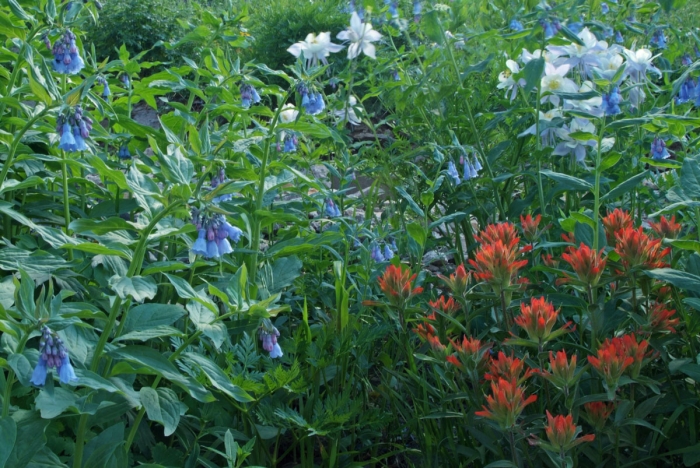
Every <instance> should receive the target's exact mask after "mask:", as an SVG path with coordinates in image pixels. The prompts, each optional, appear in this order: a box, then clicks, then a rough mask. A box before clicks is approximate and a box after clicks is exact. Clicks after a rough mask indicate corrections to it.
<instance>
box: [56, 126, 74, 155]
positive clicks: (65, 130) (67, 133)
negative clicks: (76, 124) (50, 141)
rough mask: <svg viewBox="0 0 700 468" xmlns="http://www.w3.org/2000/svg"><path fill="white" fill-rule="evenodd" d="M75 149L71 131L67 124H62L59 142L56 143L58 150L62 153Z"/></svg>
mask: <svg viewBox="0 0 700 468" xmlns="http://www.w3.org/2000/svg"><path fill="white" fill-rule="evenodd" d="M74 147H75V138H74V137H73V129H72V128H71V126H70V124H69V123H68V122H66V123H64V124H63V127H62V129H61V141H59V143H58V149H62V150H64V151H73V148H74Z"/></svg>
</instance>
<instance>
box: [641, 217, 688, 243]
mask: <svg viewBox="0 0 700 468" xmlns="http://www.w3.org/2000/svg"><path fill="white" fill-rule="evenodd" d="M649 225H650V226H651V228H652V229H653V230H654V232H655V233H656V234H658V235H659V236H660V237H665V238H667V239H675V238H676V237H678V234H680V233H681V228H682V227H683V226H681V225H680V224H678V223H677V222H676V215H673V216H671V220H670V221H669V220H668V219H666V217H665V216H661V219H659V222H658V223H649Z"/></svg>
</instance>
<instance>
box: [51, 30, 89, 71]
mask: <svg viewBox="0 0 700 468" xmlns="http://www.w3.org/2000/svg"><path fill="white" fill-rule="evenodd" d="M75 39H76V37H75V34H73V33H72V32H71V31H70V30H69V29H67V30H66V32H65V33H64V34H63V37H61V38H60V39H58V40H57V41H56V42H55V43H54V45H53V48H52V50H51V52H52V53H53V57H54V60H53V62H52V63H53V69H54V70H55V71H57V72H58V73H63V74H69V75H73V74H75V73H78V72H79V71H80V70H82V69H83V67H85V62H84V61H83V58H82V57H81V56H80V54H79V53H78V47H77V45H76V44H75Z"/></svg>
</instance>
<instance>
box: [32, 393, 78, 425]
mask: <svg viewBox="0 0 700 468" xmlns="http://www.w3.org/2000/svg"><path fill="white" fill-rule="evenodd" d="M35 404H36V409H38V410H39V411H41V417H42V418H44V419H53V418H55V417H58V416H60V415H61V414H63V412H64V411H65V410H67V409H68V408H71V407H75V406H76V397H75V395H74V394H73V392H72V391H69V390H66V389H65V388H63V387H56V388H54V389H53V391H51V392H50V391H49V390H47V389H42V390H41V391H40V392H39V395H38V396H37V397H36V400H35Z"/></svg>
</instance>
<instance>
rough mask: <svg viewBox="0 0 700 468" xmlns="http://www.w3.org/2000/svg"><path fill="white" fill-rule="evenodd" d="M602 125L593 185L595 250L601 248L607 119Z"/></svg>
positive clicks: (599, 133)
mask: <svg viewBox="0 0 700 468" xmlns="http://www.w3.org/2000/svg"><path fill="white" fill-rule="evenodd" d="M602 122H603V123H602V125H601V126H600V132H598V147H597V151H596V156H595V185H594V187H593V197H594V202H593V250H595V251H596V252H597V251H598V250H599V248H600V239H599V238H598V237H599V236H598V234H599V231H600V229H599V228H598V222H599V221H598V219H599V218H600V175H601V172H602V171H601V169H600V163H601V160H602V152H603V149H602V142H603V132H604V131H605V120H603V121H602Z"/></svg>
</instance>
